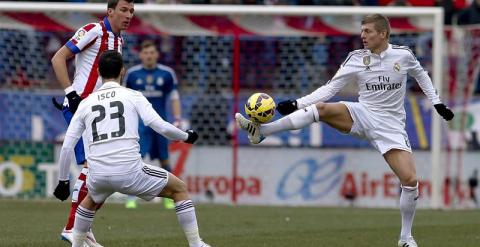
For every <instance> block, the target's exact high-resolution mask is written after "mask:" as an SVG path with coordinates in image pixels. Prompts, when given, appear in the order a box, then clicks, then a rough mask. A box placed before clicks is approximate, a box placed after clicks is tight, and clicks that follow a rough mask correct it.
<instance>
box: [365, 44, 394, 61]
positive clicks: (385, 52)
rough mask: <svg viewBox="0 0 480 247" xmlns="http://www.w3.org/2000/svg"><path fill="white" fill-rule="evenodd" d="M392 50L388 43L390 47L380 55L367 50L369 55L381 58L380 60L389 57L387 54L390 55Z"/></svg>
mask: <svg viewBox="0 0 480 247" xmlns="http://www.w3.org/2000/svg"><path fill="white" fill-rule="evenodd" d="M391 50H392V44H390V43H388V46H387V49H385V50H384V51H382V52H380V55H377V54H375V53H372V51H370V50H367V53H368V54H369V55H373V56H380V58H383V57H385V56H386V55H387V53H389V52H390V51H391Z"/></svg>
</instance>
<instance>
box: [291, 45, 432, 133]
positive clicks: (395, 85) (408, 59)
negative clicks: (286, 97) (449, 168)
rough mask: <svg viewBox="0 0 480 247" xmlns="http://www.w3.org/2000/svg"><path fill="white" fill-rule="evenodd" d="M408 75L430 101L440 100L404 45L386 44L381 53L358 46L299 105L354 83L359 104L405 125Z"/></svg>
mask: <svg viewBox="0 0 480 247" xmlns="http://www.w3.org/2000/svg"><path fill="white" fill-rule="evenodd" d="M407 74H409V75H411V76H413V77H414V78H415V79H416V80H417V82H418V83H419V85H420V87H421V88H422V90H423V92H424V93H425V95H426V96H427V97H428V99H429V100H430V101H431V102H432V104H438V103H440V99H439V96H438V94H437V92H436V91H435V89H434V88H433V84H432V81H431V79H430V77H429V76H428V73H427V72H426V71H425V70H424V69H423V68H422V66H421V65H420V63H419V62H418V60H417V59H416V57H415V55H414V54H413V53H412V51H411V50H410V49H409V48H408V47H406V46H397V45H391V44H389V45H388V48H387V49H386V50H385V51H383V52H382V53H381V54H380V55H378V54H374V53H371V52H370V50H367V49H360V50H355V51H353V52H350V54H349V55H348V57H347V59H346V60H345V61H344V62H343V64H342V65H341V66H340V68H339V70H338V71H337V73H336V74H335V76H333V78H332V79H331V80H330V81H329V82H328V83H327V84H326V85H324V86H322V87H320V88H318V89H317V90H315V91H314V92H312V93H311V94H309V95H306V96H304V97H302V98H300V99H298V100H297V103H298V108H299V109H301V108H305V107H307V106H309V105H312V104H315V103H318V102H325V101H327V100H328V99H330V98H331V97H333V96H334V95H335V94H336V93H337V92H338V91H340V90H341V89H342V88H343V87H344V86H345V85H346V84H348V83H350V82H357V84H358V87H359V98H358V101H359V103H361V104H363V105H364V106H365V107H367V108H368V109H370V110H371V111H372V112H375V113H376V114H378V115H380V116H385V117H390V118H392V121H394V122H396V123H398V124H401V125H403V126H404V125H405V108H404V99H405V92H406V85H405V84H406V82H407Z"/></svg>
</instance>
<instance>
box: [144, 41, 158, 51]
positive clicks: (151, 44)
mask: <svg viewBox="0 0 480 247" xmlns="http://www.w3.org/2000/svg"><path fill="white" fill-rule="evenodd" d="M151 46H153V47H155V49H157V46H155V43H153V41H151V40H145V41H143V42H142V44H141V45H140V51H142V50H143V49H146V48H148V47H151Z"/></svg>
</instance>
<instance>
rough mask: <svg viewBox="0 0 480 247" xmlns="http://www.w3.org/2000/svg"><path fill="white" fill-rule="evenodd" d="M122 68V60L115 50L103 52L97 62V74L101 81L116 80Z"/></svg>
mask: <svg viewBox="0 0 480 247" xmlns="http://www.w3.org/2000/svg"><path fill="white" fill-rule="evenodd" d="M122 68H123V58H122V54H120V52H118V51H115V50H108V51H104V52H103V53H102V55H100V60H99V61H98V72H100V76H101V77H102V78H103V79H116V78H118V77H119V76H120V72H121V71H122Z"/></svg>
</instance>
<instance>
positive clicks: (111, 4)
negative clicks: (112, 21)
mask: <svg viewBox="0 0 480 247" xmlns="http://www.w3.org/2000/svg"><path fill="white" fill-rule="evenodd" d="M120 1H122V0H108V3H107V8H108V9H115V8H116V7H117V4H118V2H120ZM124 1H125V2H127V3H133V0H124Z"/></svg>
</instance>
